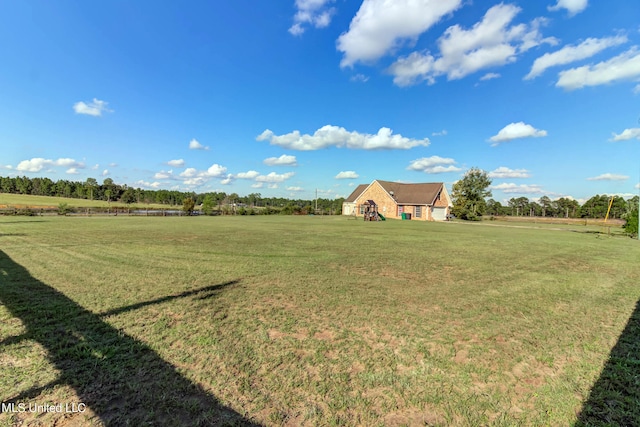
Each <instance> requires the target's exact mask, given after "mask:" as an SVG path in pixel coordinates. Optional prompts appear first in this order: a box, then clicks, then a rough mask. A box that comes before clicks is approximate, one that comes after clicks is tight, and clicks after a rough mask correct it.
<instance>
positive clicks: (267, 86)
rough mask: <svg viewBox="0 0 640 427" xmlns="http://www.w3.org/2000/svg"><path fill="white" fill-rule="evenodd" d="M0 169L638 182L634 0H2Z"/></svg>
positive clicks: (255, 184)
mask: <svg viewBox="0 0 640 427" xmlns="http://www.w3.org/2000/svg"><path fill="white" fill-rule="evenodd" d="M0 58H2V66H0V175H3V176H7V175H9V176H16V175H20V176H22V175H26V176H30V177H36V176H47V177H50V178H51V179H53V180H58V179H69V180H74V181H84V180H86V179H87V178H88V177H93V178H96V179H97V180H98V182H102V180H104V179H105V178H107V177H108V178H111V179H113V180H114V181H115V182H116V183H120V184H127V185H129V186H132V187H141V188H149V189H159V188H165V189H179V190H193V191H196V192H207V191H225V192H227V193H232V192H235V193H238V194H240V195H246V194H249V193H253V192H257V193H261V194H262V195H263V196H284V197H292V198H307V199H311V198H313V197H315V192H316V189H317V190H318V195H319V196H321V197H328V198H333V197H340V196H347V195H348V194H349V193H351V191H352V190H353V188H354V185H357V184H360V183H369V182H371V181H372V180H374V179H383V180H391V181H401V182H445V183H446V185H447V186H448V188H451V185H452V183H453V182H455V181H456V180H458V179H460V178H461V176H462V174H464V172H465V171H466V170H468V169H469V168H471V167H474V166H475V167H479V168H481V169H484V170H486V171H487V172H489V173H490V176H491V177H492V178H493V184H492V191H493V196H494V198H495V199H496V200H498V201H506V200H508V199H510V198H511V197H520V196H525V197H528V198H530V199H537V198H539V197H541V196H543V195H547V196H549V197H551V198H552V199H555V198H558V197H563V196H564V197H567V196H568V197H573V198H575V199H578V200H579V201H584V200H585V199H586V198H589V197H591V196H593V195H595V194H604V193H607V194H620V195H623V196H625V197H631V196H633V195H634V194H638V190H639V188H638V182H639V179H640V8H639V7H638V4H637V0H616V1H611V2H603V1H594V0H540V1H535V2H533V1H523V0H520V1H505V2H502V3H499V2H492V1H477V0H476V1H468V0H466V1H465V0H422V1H419V0H412V1H410V0H395V1H388V0H365V1H362V2H360V1H344V0H295V1H294V0H279V1H258V0H234V1H228V2H210V1H190V2H151V1H135V2H131V1H128V0H127V1H116V0H114V1H107V2H78V1H70V0H61V1H55V2H52V1H48V0H47V1H45V0H41V1H13V2H10V1H9V2H2V3H0Z"/></svg>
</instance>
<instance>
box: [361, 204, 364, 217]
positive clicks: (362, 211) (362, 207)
mask: <svg viewBox="0 0 640 427" xmlns="http://www.w3.org/2000/svg"><path fill="white" fill-rule="evenodd" d="M360 215H364V205H360Z"/></svg>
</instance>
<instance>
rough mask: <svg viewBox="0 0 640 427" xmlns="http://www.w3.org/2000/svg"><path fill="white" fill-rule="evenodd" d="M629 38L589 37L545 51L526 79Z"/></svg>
mask: <svg viewBox="0 0 640 427" xmlns="http://www.w3.org/2000/svg"><path fill="white" fill-rule="evenodd" d="M627 40H628V39H627V37H626V36H616V37H604V38H601V39H597V38H588V39H586V40H585V41H583V42H582V43H580V44H579V45H568V46H565V47H563V48H562V49H560V50H557V51H555V52H551V53H545V54H544V55H542V56H541V57H539V58H537V59H536V60H535V61H533V66H532V67H531V71H529V74H527V75H526V76H525V77H524V79H525V80H531V79H533V78H536V77H538V76H539V75H540V74H542V73H543V72H544V71H545V70H546V69H547V68H551V67H555V66H558V65H565V64H570V63H572V62H575V61H580V60H582V59H586V58H590V57H592V56H593V55H595V54H597V53H599V52H601V51H603V50H605V49H606V48H608V47H612V46H618V45H621V44H623V43H626V42H627Z"/></svg>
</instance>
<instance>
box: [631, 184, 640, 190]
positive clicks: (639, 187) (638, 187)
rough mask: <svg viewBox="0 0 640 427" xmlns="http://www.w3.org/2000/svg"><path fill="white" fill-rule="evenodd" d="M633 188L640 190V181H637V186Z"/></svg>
mask: <svg viewBox="0 0 640 427" xmlns="http://www.w3.org/2000/svg"><path fill="white" fill-rule="evenodd" d="M633 188H637V189H639V190H640V182H639V183H637V184H636V186H635V187H633Z"/></svg>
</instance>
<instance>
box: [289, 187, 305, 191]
mask: <svg viewBox="0 0 640 427" xmlns="http://www.w3.org/2000/svg"><path fill="white" fill-rule="evenodd" d="M287 191H294V192H300V191H304V188H302V187H287Z"/></svg>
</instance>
